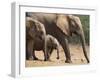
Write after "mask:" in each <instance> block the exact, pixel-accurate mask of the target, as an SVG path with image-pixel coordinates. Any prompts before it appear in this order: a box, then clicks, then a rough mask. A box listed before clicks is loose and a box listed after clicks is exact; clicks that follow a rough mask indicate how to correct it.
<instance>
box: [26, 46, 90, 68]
mask: <svg viewBox="0 0 100 80" xmlns="http://www.w3.org/2000/svg"><path fill="white" fill-rule="evenodd" d="M69 47H70V53H71V60H72V63H65V54H64V51H63V49H62V47H60V52H59V56H60V59H56V57H57V51H56V50H54V51H53V52H52V54H51V57H50V61H44V53H43V52H42V51H35V55H36V57H37V58H38V59H39V60H26V61H25V66H26V67H36V66H61V65H76V64H79V65H80V64H87V61H86V59H85V57H84V54H83V49H82V46H81V45H71V44H70V45H69ZM86 50H87V54H88V56H89V46H86Z"/></svg>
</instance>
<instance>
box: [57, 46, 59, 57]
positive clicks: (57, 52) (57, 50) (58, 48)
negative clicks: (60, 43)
mask: <svg viewBox="0 0 100 80" xmlns="http://www.w3.org/2000/svg"><path fill="white" fill-rule="evenodd" d="M57 59H59V48H58V47H57Z"/></svg>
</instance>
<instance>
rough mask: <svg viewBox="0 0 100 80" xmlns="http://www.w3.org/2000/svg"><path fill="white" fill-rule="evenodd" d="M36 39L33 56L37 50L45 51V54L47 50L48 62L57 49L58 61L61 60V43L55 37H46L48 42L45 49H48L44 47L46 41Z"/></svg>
mask: <svg viewBox="0 0 100 80" xmlns="http://www.w3.org/2000/svg"><path fill="white" fill-rule="evenodd" d="M35 39H36V41H35V44H34V45H33V54H34V51H35V50H37V51H40V50H43V52H45V50H46V54H47V60H49V58H50V55H51V53H52V51H53V50H54V49H57V59H59V42H58V40H57V39H56V38H55V37H53V36H51V35H49V34H48V35H46V37H45V40H46V47H45V48H46V49H45V48H44V47H43V46H44V41H42V40H39V39H38V38H37V37H35ZM33 57H34V56H33ZM44 57H45V56H44Z"/></svg>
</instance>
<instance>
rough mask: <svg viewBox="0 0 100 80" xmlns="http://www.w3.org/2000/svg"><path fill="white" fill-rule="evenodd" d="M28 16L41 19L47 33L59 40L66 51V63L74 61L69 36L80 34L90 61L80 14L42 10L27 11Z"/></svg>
mask: <svg viewBox="0 0 100 80" xmlns="http://www.w3.org/2000/svg"><path fill="white" fill-rule="evenodd" d="M26 16H30V17H31V18H33V19H36V20H38V21H40V22H41V23H42V24H44V27H45V30H46V34H50V35H52V36H54V37H55V38H56V39H57V40H58V42H59V43H60V45H61V46H62V48H63V50H64V53H65V57H66V60H65V63H72V60H71V55H70V49H69V43H68V38H69V37H71V36H72V34H76V35H77V36H79V37H80V41H81V43H82V48H83V53H84V56H85V58H86V60H87V63H89V59H88V56H87V52H86V46H85V36H84V32H83V28H82V24H81V20H80V18H79V17H78V16H75V15H70V14H56V13H42V12H40V13H37V12H26Z"/></svg>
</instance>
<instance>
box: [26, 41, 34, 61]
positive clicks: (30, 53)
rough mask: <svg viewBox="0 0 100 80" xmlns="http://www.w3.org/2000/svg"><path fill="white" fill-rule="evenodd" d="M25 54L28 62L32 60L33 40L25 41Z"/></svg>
mask: <svg viewBox="0 0 100 80" xmlns="http://www.w3.org/2000/svg"><path fill="white" fill-rule="evenodd" d="M27 53H28V58H29V59H30V60H32V59H33V56H32V53H33V40H28V41H27Z"/></svg>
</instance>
